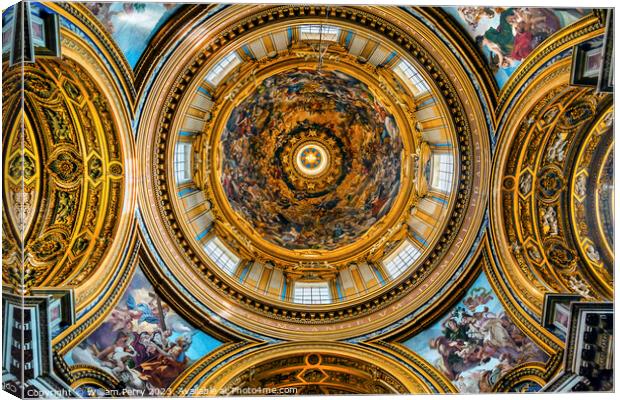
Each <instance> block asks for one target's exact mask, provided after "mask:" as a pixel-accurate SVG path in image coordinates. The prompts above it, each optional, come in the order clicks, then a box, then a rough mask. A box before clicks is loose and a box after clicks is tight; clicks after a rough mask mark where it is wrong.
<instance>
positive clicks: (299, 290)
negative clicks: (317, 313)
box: [293, 282, 332, 304]
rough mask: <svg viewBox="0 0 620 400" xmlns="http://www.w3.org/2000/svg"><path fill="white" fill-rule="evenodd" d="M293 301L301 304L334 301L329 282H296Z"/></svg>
mask: <svg viewBox="0 0 620 400" xmlns="http://www.w3.org/2000/svg"><path fill="white" fill-rule="evenodd" d="M293 302H294V303H299V304H329V303H331V302H332V298H331V293H330V291H329V283H327V282H296V283H295V287H294V289H293Z"/></svg>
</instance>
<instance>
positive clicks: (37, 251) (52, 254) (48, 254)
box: [27, 232, 66, 262]
mask: <svg viewBox="0 0 620 400" xmlns="http://www.w3.org/2000/svg"><path fill="white" fill-rule="evenodd" d="M65 247H66V238H65V237H64V235H63V234H61V233H59V232H50V233H46V234H44V235H43V236H41V237H39V238H38V239H36V240H34V241H33V242H32V243H31V244H30V245H29V246H28V249H27V253H29V254H32V255H33V256H34V258H35V260H36V261H38V262H53V261H55V260H56V259H57V258H58V257H60V256H61V255H62V254H63V252H64V250H65Z"/></svg>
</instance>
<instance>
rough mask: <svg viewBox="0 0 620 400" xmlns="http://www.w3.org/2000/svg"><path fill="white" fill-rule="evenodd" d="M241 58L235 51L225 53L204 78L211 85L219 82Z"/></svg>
mask: <svg viewBox="0 0 620 400" xmlns="http://www.w3.org/2000/svg"><path fill="white" fill-rule="evenodd" d="M239 63H241V60H240V59H239V57H238V56H237V53H235V52H232V53H230V54H228V55H226V56H225V57H224V58H223V59H222V60H220V61H219V62H218V63H217V64H215V65H214V66H213V68H211V71H209V73H208V74H207V77H206V78H205V79H206V80H207V81H208V82H209V83H211V84H213V85H217V84H218V83H220V81H221V80H222V78H224V76H226V74H227V73H228V72H230V71H231V70H232V69H233V68H234V67H236V66H237V65H239Z"/></svg>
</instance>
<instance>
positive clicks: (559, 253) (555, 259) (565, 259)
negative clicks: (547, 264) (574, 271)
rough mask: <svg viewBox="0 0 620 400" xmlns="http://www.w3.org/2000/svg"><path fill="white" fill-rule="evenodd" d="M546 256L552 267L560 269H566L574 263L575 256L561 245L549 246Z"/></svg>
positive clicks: (553, 244)
mask: <svg viewBox="0 0 620 400" xmlns="http://www.w3.org/2000/svg"><path fill="white" fill-rule="evenodd" d="M547 256H548V257H549V261H551V263H552V264H553V265H555V266H556V267H558V268H561V269H568V268H570V267H571V266H572V265H573V264H574V263H575V255H574V254H573V253H572V252H571V251H570V250H569V249H567V248H566V247H565V246H564V245H563V244H561V243H552V244H550V245H549V247H548V248H547Z"/></svg>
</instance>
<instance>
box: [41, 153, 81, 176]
mask: <svg viewBox="0 0 620 400" xmlns="http://www.w3.org/2000/svg"><path fill="white" fill-rule="evenodd" d="M76 160H77V157H76V156H75V155H73V154H71V153H68V152H63V153H60V154H59V155H58V156H57V157H56V159H55V160H54V161H52V162H51V163H50V164H49V169H50V171H51V172H52V173H53V174H54V175H55V176H56V177H57V178H58V179H60V180H61V181H63V182H72V181H74V180H75V179H76V178H77V176H78V175H79V174H80V173H81V172H82V166H81V165H80V164H79V163H78V162H77V161H76Z"/></svg>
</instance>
